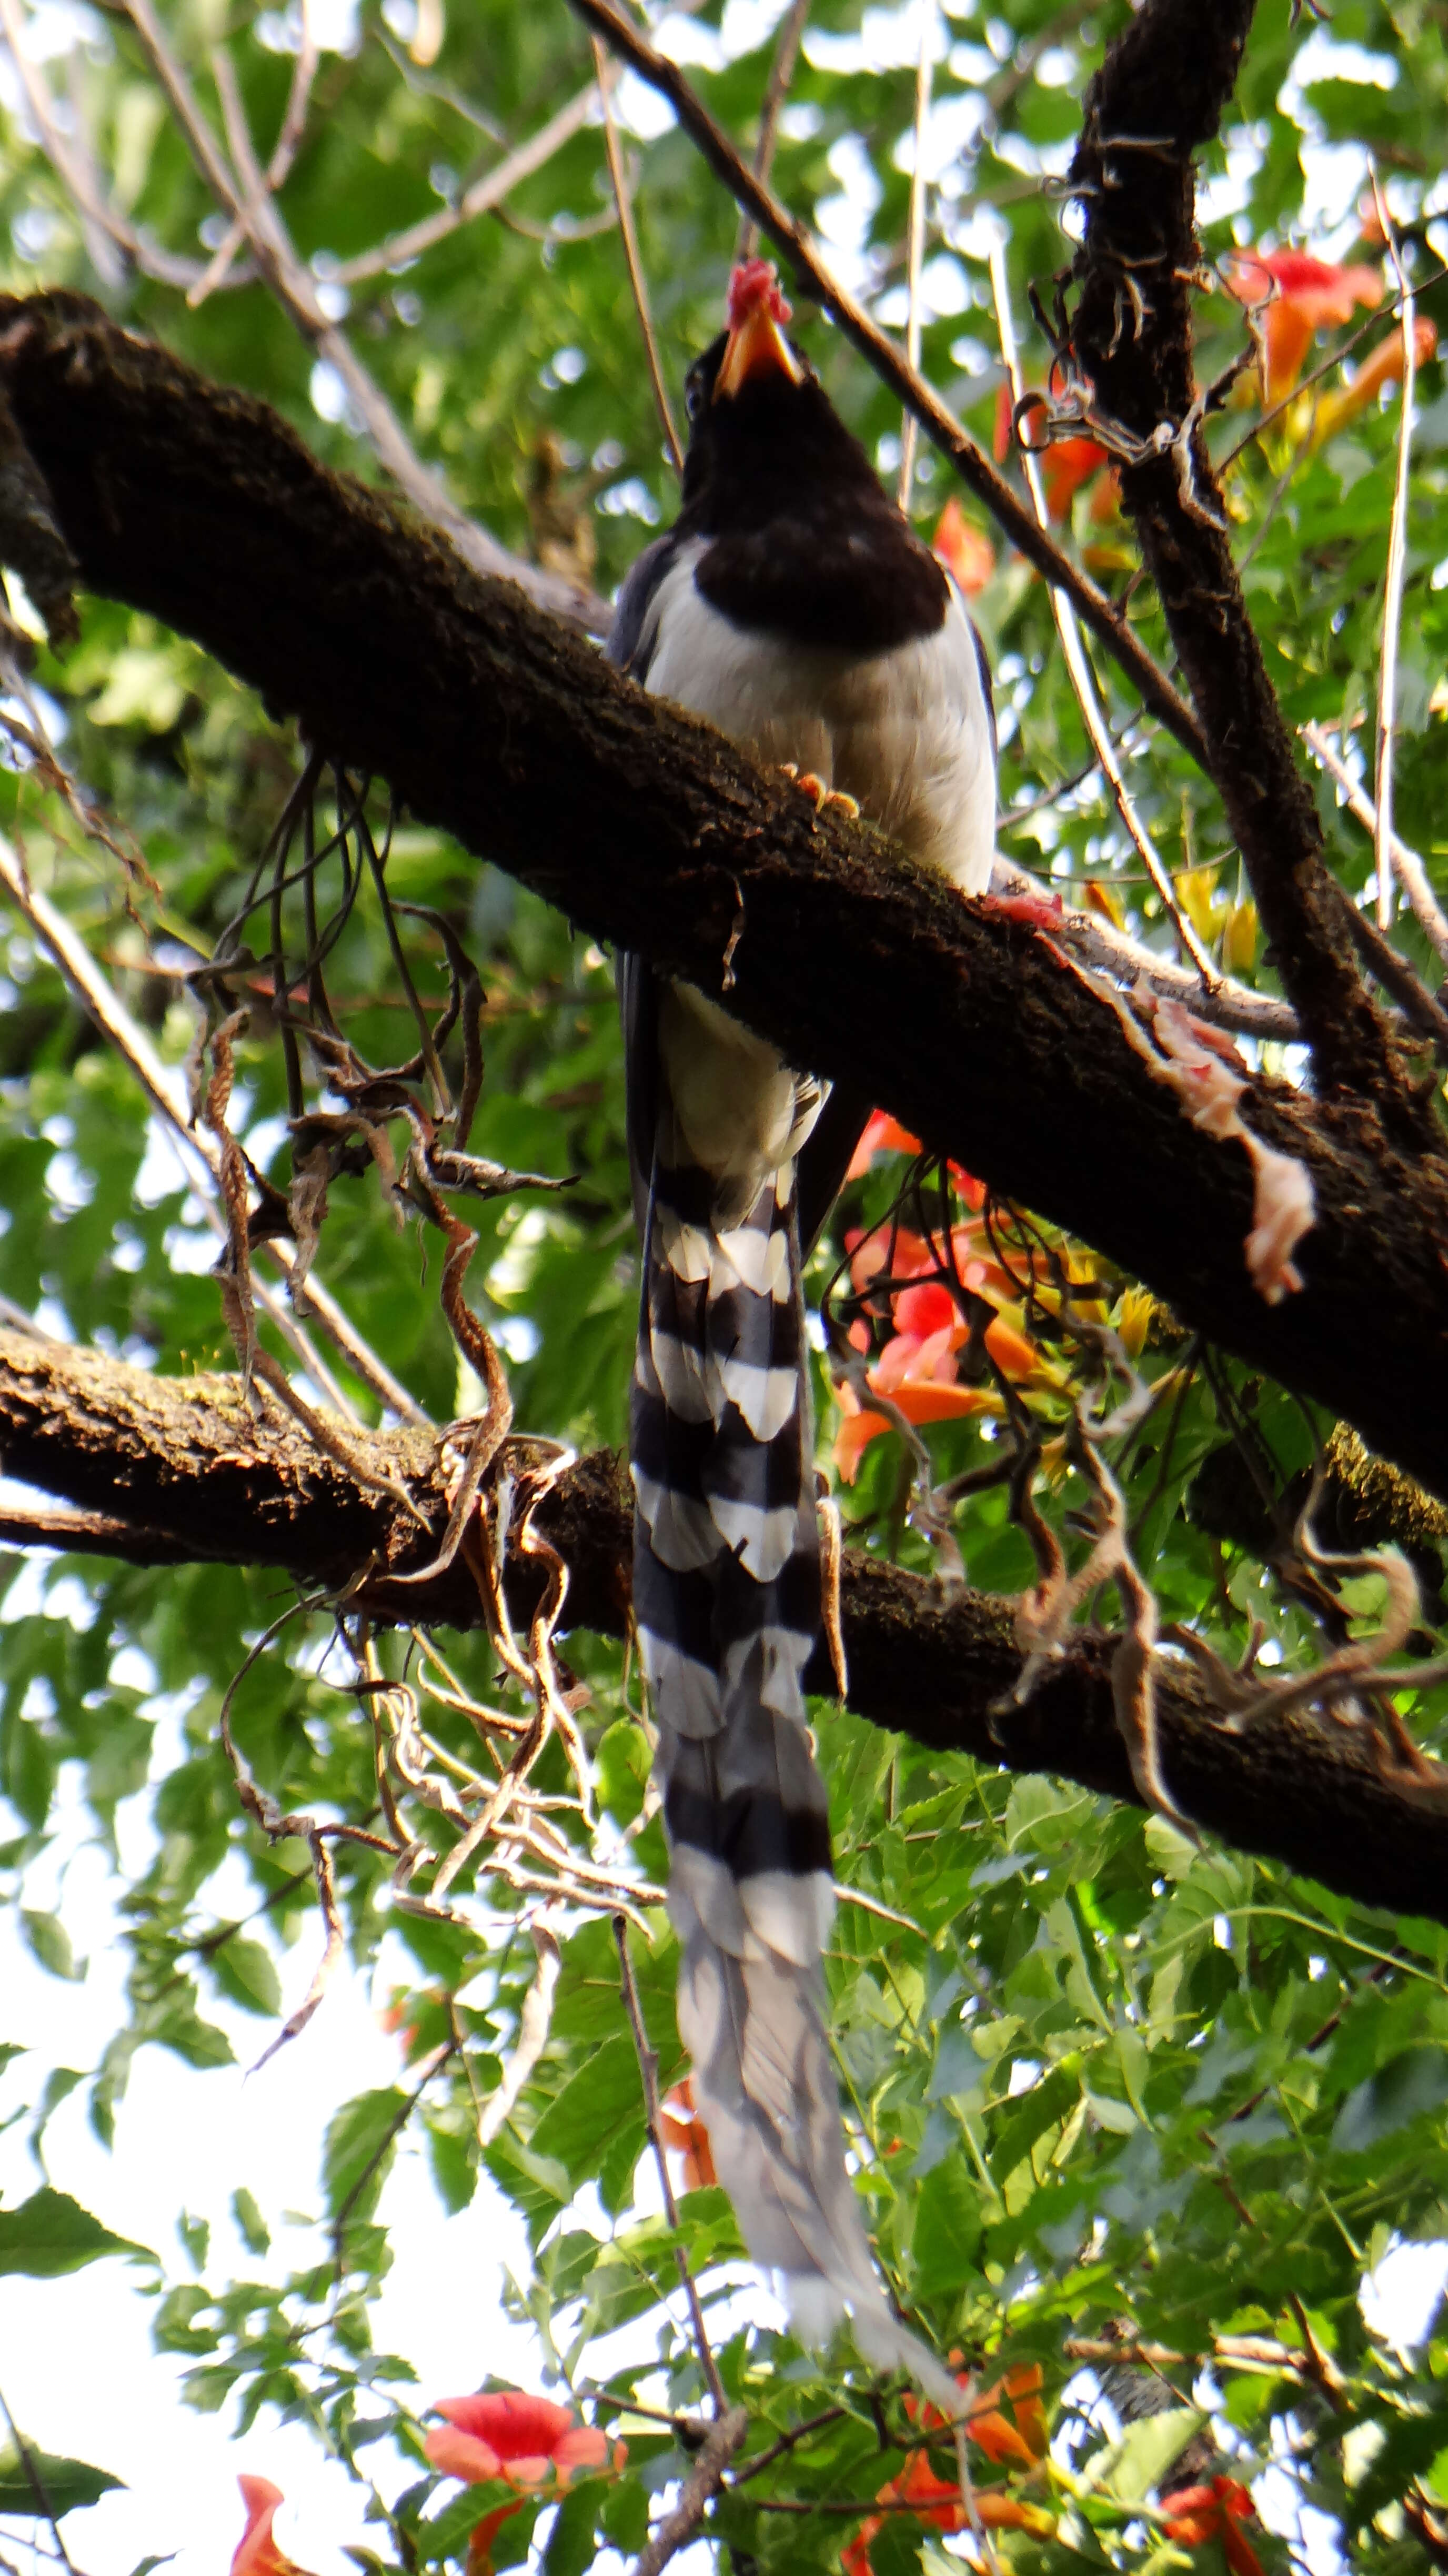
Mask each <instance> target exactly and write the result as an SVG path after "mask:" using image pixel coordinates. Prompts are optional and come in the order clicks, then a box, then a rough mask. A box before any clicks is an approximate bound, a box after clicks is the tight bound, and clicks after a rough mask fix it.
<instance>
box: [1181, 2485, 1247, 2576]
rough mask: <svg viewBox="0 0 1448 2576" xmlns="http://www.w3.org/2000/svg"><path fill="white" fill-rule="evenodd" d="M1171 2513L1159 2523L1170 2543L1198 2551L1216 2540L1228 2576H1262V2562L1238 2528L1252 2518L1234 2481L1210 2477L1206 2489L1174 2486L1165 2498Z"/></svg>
mask: <svg viewBox="0 0 1448 2576" xmlns="http://www.w3.org/2000/svg"><path fill="white" fill-rule="evenodd" d="M1167 2502H1168V2503H1169V2504H1170V2506H1171V2508H1172V2510H1171V2512H1170V2513H1168V2514H1167V2515H1166V2516H1165V2518H1164V2522H1163V2526H1162V2527H1163V2529H1164V2530H1165V2532H1166V2534H1167V2536H1168V2538H1169V2539H1171V2540H1180V2541H1184V2542H1185V2543H1186V2546H1187V2548H1188V2549H1200V2548H1201V2547H1202V2545H1203V2543H1204V2542H1206V2541H1209V2540H1219V2541H1220V2542H1221V2544H1222V2554H1223V2556H1224V2557H1225V2559H1226V2561H1227V2565H1228V2566H1229V2567H1230V2568H1231V2570H1232V2576H1262V2562H1261V2560H1260V2559H1259V2557H1258V2555H1257V2552H1256V2550H1255V2549H1254V2548H1253V2547H1252V2544H1251V2542H1250V2541H1249V2540H1248V2539H1247V2538H1246V2537H1245V2535H1244V2533H1243V2532H1242V2530H1241V2528H1240V2526H1241V2524H1242V2523H1244V2522H1249V2521H1250V2520H1251V2519H1252V2511H1253V2508H1252V2499H1251V2497H1250V2495H1249V2494H1248V2493H1247V2490H1246V2488H1245V2487H1243V2486H1239V2485H1238V2484H1237V2481H1236V2479H1235V2478H1213V2480H1212V2482H1211V2485H1210V2486H1204V2487H1178V2488H1177V2489H1176V2491H1175V2493H1174V2494H1172V2495H1170V2496H1169V2497H1168V2498H1167Z"/></svg>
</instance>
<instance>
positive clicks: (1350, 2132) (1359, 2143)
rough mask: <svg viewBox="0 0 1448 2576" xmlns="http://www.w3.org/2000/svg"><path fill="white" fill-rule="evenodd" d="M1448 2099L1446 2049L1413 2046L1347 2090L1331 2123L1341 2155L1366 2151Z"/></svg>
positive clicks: (1334, 2143)
mask: <svg viewBox="0 0 1448 2576" xmlns="http://www.w3.org/2000/svg"><path fill="white" fill-rule="evenodd" d="M1444 2102H1448V2050H1445V2049H1441V2048H1409V2049H1405V2050H1404V2052H1403V2054H1402V2056H1401V2057H1395V2058H1394V2059H1393V2060H1392V2062H1391V2064H1390V2065H1387V2066H1385V2067H1384V2068H1383V2069H1382V2072H1381V2073H1380V2074H1378V2075H1372V2076H1369V2078H1368V2081H1367V2082H1366V2084H1360V2085H1359V2086H1358V2088H1357V2090H1356V2092H1354V2093H1349V2095H1348V2097H1347V2100H1346V2101H1345V2102H1344V2104H1343V2106H1342V2109H1341V2110H1340V2111H1339V2113H1338V2115H1337V2118H1336V2120H1335V2122H1334V2123H1333V2131H1332V2144H1333V2146H1334V2148H1335V2149H1336V2151H1337V2153H1338V2154H1339V2155H1349V2156H1356V2155H1363V2154H1365V2153H1366V2151H1367V2150H1368V2148H1370V2147H1376V2146H1378V2145H1380V2144H1381V2142H1382V2140H1383V2139H1384V2138H1390V2137H1392V2136H1393V2134H1394V2132H1395V2131H1396V2130H1398V2129H1405V2128H1406V2127H1407V2125H1408V2123H1409V2121H1410V2120H1417V2119H1420V2118H1421V2117H1422V2116H1423V2114H1424V2113H1425V2112H1427V2111H1436V2110H1437V2109H1439V2107H1440V2105H1441V2104H1442V2103H1444Z"/></svg>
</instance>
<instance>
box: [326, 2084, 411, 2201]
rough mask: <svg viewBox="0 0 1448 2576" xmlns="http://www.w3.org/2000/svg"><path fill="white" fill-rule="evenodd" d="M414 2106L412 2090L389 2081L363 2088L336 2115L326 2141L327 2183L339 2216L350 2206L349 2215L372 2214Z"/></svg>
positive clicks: (327, 2189) (330, 2198)
mask: <svg viewBox="0 0 1448 2576" xmlns="http://www.w3.org/2000/svg"><path fill="white" fill-rule="evenodd" d="M409 2107H410V2105H409V2097H408V2095H407V2094H405V2093H401V2092H399V2091H398V2089H397V2087H396V2085H395V2084H389V2085H386V2086H384V2087H383V2088H382V2089H381V2090H380V2091H378V2092H375V2093H359V2094H358V2095H357V2096H356V2098H355V2099H354V2100H353V2101H351V2102H344V2103H343V2105H342V2108H341V2110H340V2111H338V2112H337V2113H336V2114H335V2115H334V2117H333V2119H332V2120H331V2122H330V2123H329V2125H328V2129H327V2135H326V2138H325V2140H324V2142H323V2147H322V2187H323V2189H324V2191H325V2192H326V2195H327V2208H328V2211H329V2213H330V2215H331V2216H332V2217H333V2218H338V2217H340V2216H341V2214H342V2211H343V2210H344V2209H346V2212H347V2216H348V2218H349V2219H366V2218H370V2217H371V2216H372V2213H373V2211H374V2210H375V2208H376V2206H377V2201H378V2197H379V2195H380V2193H381V2190H382V2186H383V2183H384V2182H385V2181H386V2179H387V2175H388V2172H389V2170H390V2168H391V2164H392V2159H393V2156H394V2154H395V2152H396V2147H397V2139H398V2135H399V2133H400V2130H401V2127H402V2123H403V2121H404V2120H405V2119H406V2117H407V2113H408V2109H409ZM354 2195H355V2197H354Z"/></svg>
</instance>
